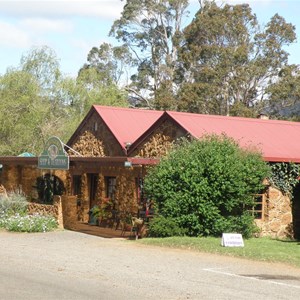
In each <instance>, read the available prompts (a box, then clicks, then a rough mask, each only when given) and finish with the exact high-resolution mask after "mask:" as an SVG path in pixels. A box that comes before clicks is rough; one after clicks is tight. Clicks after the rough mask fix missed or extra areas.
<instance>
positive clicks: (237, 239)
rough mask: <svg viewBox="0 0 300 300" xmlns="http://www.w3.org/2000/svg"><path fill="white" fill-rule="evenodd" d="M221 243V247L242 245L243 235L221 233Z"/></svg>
mask: <svg viewBox="0 0 300 300" xmlns="http://www.w3.org/2000/svg"><path fill="white" fill-rule="evenodd" d="M221 245H222V246H223V247H244V241H243V237H242V235H241V234H239V233H223V234H222V242H221Z"/></svg>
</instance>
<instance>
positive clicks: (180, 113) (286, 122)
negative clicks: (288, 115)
mask: <svg viewBox="0 0 300 300" xmlns="http://www.w3.org/2000/svg"><path fill="white" fill-rule="evenodd" d="M166 113H167V114H168V115H169V116H172V114H179V115H190V116H196V117H203V118H214V119H227V120H233V121H242V122H253V123H265V124H266V123H273V124H278V123H280V124H282V125H296V126H300V122H294V121H287V120H274V119H267V120H263V119H257V118H246V117H237V116H222V115H209V114H197V113H189V112H179V111H166Z"/></svg>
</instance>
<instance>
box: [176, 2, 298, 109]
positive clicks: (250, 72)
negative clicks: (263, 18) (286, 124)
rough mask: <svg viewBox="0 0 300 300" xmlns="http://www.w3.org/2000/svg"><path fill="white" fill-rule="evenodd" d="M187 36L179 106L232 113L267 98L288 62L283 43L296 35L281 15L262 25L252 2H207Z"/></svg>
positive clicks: (185, 35) (189, 27)
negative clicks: (222, 3)
mask: <svg viewBox="0 0 300 300" xmlns="http://www.w3.org/2000/svg"><path fill="white" fill-rule="evenodd" d="M184 38H185V39H184V43H183V45H182V47H181V51H180V62H181V65H180V69H179V70H180V71H181V72H180V73H179V75H180V76H181V78H183V83H182V85H181V89H180V92H179V94H178V101H179V109H180V110H187V111H193V112H201V113H216V114H230V112H231V111H230V110H231V108H232V107H233V108H234V107H235V108H237V107H240V108H241V109H242V110H247V109H249V108H253V107H255V106H257V105H259V102H261V101H263V100H265V99H267V97H268V93H267V90H266V88H267V86H268V84H270V83H272V82H273V81H274V80H275V79H276V78H277V76H278V72H279V71H280V70H281V69H282V68H283V67H285V66H286V65H287V64H288V53H287V52H286V51H285V50H284V49H283V47H284V46H287V45H289V44H290V43H292V42H294V41H295V39H296V35H295V27H294V26H293V25H292V24H290V23H287V22H286V21H285V20H284V18H282V17H280V16H279V15H278V14H276V15H274V16H273V17H272V18H271V20H270V21H269V22H268V23H267V24H266V26H265V27H263V28H262V27H261V26H260V25H259V23H258V20H257V17H256V15H255V14H254V13H253V12H252V10H251V8H250V6H249V5H248V4H241V5H228V4H225V5H223V6H218V5H217V4H216V3H215V2H214V1H212V2H211V1H203V2H202V6H201V8H200V10H199V11H198V12H197V14H196V16H195V18H194V19H193V21H192V22H191V24H190V25H188V26H187V27H186V28H185V30H184Z"/></svg>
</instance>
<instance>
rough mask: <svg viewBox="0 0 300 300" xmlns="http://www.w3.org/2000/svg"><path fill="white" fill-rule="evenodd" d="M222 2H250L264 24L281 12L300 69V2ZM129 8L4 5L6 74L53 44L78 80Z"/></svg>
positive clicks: (99, 1)
mask: <svg viewBox="0 0 300 300" xmlns="http://www.w3.org/2000/svg"><path fill="white" fill-rule="evenodd" d="M218 2H219V3H230V4H238V3H249V4H250V6H251V8H252V10H253V12H254V13H256V15H257V17H258V20H259V22H260V24H266V23H267V22H268V21H269V20H270V18H271V17H272V16H273V15H274V14H275V13H278V14H279V15H281V16H282V17H284V18H285V20H286V21H287V22H289V23H292V24H293V25H295V26H296V33H297V39H298V40H299V42H298V43H296V44H294V45H292V46H290V47H288V48H287V49H286V50H287V51H288V52H289V53H290V54H291V55H290V59H289V62H290V63H294V64H299V65H300V55H299V53H300V51H299V50H300V18H299V13H300V0H243V1H242V0H241V1H240V0H223V1H218ZM123 5H124V1H120V0H0V74H4V73H5V72H6V70H7V68H9V67H17V66H18V64H19V61H20V58H21V56H22V55H23V54H26V53H27V52H28V51H30V49H31V48H32V47H34V46H42V45H47V46H49V47H50V48H52V49H53V50H54V51H55V52H56V55H57V57H58V58H59V60H60V65H61V70H62V72H63V73H65V74H66V75H71V76H76V74H77V72H78V70H79V69H80V67H81V66H82V65H83V64H84V63H85V61H86V56H87V54H88V52H89V50H90V49H91V48H92V47H93V46H99V45H100V44H101V43H102V42H105V41H106V42H112V43H113V42H115V40H114V39H111V38H109V37H108V32H109V30H110V27H111V25H112V23H113V21H114V20H116V19H117V18H118V17H119V16H120V13H121V11H122V8H123ZM198 8H199V3H198V0H190V9H189V10H190V12H191V13H190V16H191V17H192V16H193V14H194V13H195V12H196V11H197V9H198Z"/></svg>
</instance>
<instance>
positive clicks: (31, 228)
mask: <svg viewBox="0 0 300 300" xmlns="http://www.w3.org/2000/svg"><path fill="white" fill-rule="evenodd" d="M3 225H4V226H3V227H4V228H5V229H7V230H9V231H16V232H46V231H52V230H54V229H56V228H57V221H56V220H55V218H54V217H51V216H41V215H25V216H22V215H19V214H16V215H14V216H10V217H9V218H6V219H5V221H4V222H3Z"/></svg>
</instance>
